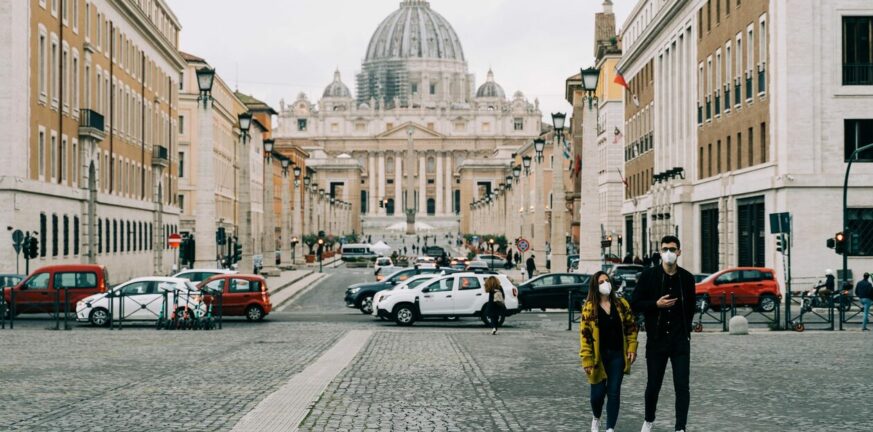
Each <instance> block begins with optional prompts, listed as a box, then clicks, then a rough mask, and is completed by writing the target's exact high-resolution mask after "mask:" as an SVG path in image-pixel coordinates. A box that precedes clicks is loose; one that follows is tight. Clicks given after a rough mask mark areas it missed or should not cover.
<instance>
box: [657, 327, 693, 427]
mask: <svg viewBox="0 0 873 432" xmlns="http://www.w3.org/2000/svg"><path fill="white" fill-rule="evenodd" d="M668 345H670V346H669V347H661V349H655V348H656V347H653V346H647V347H646V369H647V371H648V380H647V381H646V421H647V422H653V421H655V411H656V410H657V408H658V395H659V394H660V393H661V384H662V383H663V382H664V373H665V372H666V370H667V361H668V360H669V361H670V364H671V365H672V366H673V388H674V390H675V391H676V427H675V430H677V431H678V430H685V423H686V422H687V421H688V406H689V405H690V404H691V392H690V390H689V385H688V381H689V377H690V374H691V354H690V346H689V342H688V341H687V340H684V341H676V342H673V343H668Z"/></svg>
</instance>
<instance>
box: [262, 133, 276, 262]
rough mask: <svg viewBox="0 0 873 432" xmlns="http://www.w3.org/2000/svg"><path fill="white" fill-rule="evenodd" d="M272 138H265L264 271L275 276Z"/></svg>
mask: <svg viewBox="0 0 873 432" xmlns="http://www.w3.org/2000/svg"><path fill="white" fill-rule="evenodd" d="M274 143H275V142H274V141H273V140H272V139H266V140H264V267H263V269H262V273H263V274H264V275H267V276H274V275H277V274H278V273H279V269H278V268H276V238H275V236H276V214H275V204H274V202H273V201H274V199H273V195H274V188H275V183H274V182H273V146H274Z"/></svg>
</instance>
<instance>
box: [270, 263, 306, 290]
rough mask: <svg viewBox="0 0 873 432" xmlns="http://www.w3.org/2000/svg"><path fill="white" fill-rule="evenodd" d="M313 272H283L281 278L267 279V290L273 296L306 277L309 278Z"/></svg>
mask: <svg viewBox="0 0 873 432" xmlns="http://www.w3.org/2000/svg"><path fill="white" fill-rule="evenodd" d="M312 272H313V271H312V270H309V269H305V270H286V271H283V272H282V273H281V274H280V275H279V276H273V277H269V278H267V289H268V290H269V293H270V295H271V296H273V295H275V294H276V293H278V292H280V291H282V290H284V289H285V288H288V287H289V286H291V285H292V284H294V283H297V282H298V281H300V280H301V279H303V278H305V277H306V276H309V275H310V274H312Z"/></svg>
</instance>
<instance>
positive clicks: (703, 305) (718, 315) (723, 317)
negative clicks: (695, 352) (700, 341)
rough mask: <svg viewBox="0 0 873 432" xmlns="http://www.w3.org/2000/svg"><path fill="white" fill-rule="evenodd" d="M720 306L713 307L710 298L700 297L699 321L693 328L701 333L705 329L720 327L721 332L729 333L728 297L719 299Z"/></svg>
mask: <svg viewBox="0 0 873 432" xmlns="http://www.w3.org/2000/svg"><path fill="white" fill-rule="evenodd" d="M717 300H718V305H712V304H711V301H710V300H709V297H704V296H700V297H698V299H697V321H695V322H694V324H693V326H692V328H693V329H694V331H695V332H697V333H700V332H702V331H703V329H704V328H705V327H711V326H718V328H719V329H721V330H720V331H723V332H724V331H727V330H728V328H727V323H728V320H727V315H728V309H729V308H730V306H729V303H728V300H727V296H726V295H724V294H722V295H721V296H720V297H717Z"/></svg>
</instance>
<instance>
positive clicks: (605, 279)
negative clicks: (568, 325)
mask: <svg viewBox="0 0 873 432" xmlns="http://www.w3.org/2000/svg"><path fill="white" fill-rule="evenodd" d="M579 346H580V349H579V357H581V358H582V367H583V368H584V369H585V374H586V375H587V376H588V382H589V383H590V384H591V411H592V413H593V414H594V419H593V420H592V421H591V431H592V432H599V431H600V424H601V420H600V417H601V415H602V414H603V402H604V401H606V431H607V432H613V431H614V430H615V425H616V423H617V422H618V410H619V406H620V405H621V382H622V379H623V378H624V375H625V374H629V373H630V368H631V365H632V364H633V363H634V361H636V359H637V323H636V317H635V316H634V314H633V312H632V310H631V307H630V304H628V302H627V300H625V299H624V298H621V297H618V296H616V295H615V289H613V287H612V283H611V282H610V280H609V276H608V275H607V274H606V273H604V272H602V271H599V272H597V273H595V274H594V276H593V277H592V278H591V284H590V287H589V288H588V298H587V299H586V300H585V304H583V305H582V319H581V320H579ZM607 397H608V398H609V399H608V400H607Z"/></svg>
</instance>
